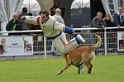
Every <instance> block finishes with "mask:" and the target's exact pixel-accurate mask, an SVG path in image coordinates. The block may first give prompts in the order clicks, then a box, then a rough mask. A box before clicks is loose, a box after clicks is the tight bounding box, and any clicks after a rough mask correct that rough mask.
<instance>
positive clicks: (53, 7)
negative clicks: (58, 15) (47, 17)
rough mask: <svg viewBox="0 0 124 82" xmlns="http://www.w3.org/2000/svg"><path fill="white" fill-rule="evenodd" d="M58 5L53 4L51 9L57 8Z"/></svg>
mask: <svg viewBox="0 0 124 82" xmlns="http://www.w3.org/2000/svg"><path fill="white" fill-rule="evenodd" d="M57 8H58V7H57V6H56V5H54V6H52V7H51V8H50V9H57Z"/></svg>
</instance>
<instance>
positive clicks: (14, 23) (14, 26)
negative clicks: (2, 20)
mask: <svg viewBox="0 0 124 82" xmlns="http://www.w3.org/2000/svg"><path fill="white" fill-rule="evenodd" d="M12 17H13V19H12V20H10V21H9V22H8V24H7V26H6V30H7V31H15V30H16V31H19V30H22V23H21V21H19V20H18V14H17V13H14V14H13V15H12ZM9 35H19V33H9Z"/></svg>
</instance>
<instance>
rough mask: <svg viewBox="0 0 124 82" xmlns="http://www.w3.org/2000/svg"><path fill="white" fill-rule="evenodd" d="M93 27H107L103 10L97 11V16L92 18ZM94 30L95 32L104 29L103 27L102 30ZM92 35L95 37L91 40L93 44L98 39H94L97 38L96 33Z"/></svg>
mask: <svg viewBox="0 0 124 82" xmlns="http://www.w3.org/2000/svg"><path fill="white" fill-rule="evenodd" d="M91 27H95V28H105V27H106V23H105V22H104V20H103V19H102V12H97V15H96V17H94V18H93V19H92V23H91ZM92 32H93V33H95V32H103V30H102V29H100V30H93V31H92ZM90 37H91V38H93V40H91V41H90V43H91V44H92V45H93V44H95V43H96V42H97V41H96V40H95V39H94V38H95V37H94V35H93V34H91V35H90ZM95 53H96V55H97V54H98V51H97V50H95Z"/></svg>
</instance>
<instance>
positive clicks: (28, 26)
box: [19, 7, 32, 34]
mask: <svg viewBox="0 0 124 82" xmlns="http://www.w3.org/2000/svg"><path fill="white" fill-rule="evenodd" d="M27 12H28V9H27V8H26V7H24V8H22V13H21V14H20V15H19V20H20V18H21V16H29V15H28V13H27ZM21 22H22V24H23V27H22V30H30V29H31V28H32V27H31V25H30V24H27V23H25V22H23V21H22V20H21ZM23 34H29V33H23Z"/></svg>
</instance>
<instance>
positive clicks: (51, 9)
mask: <svg viewBox="0 0 124 82" xmlns="http://www.w3.org/2000/svg"><path fill="white" fill-rule="evenodd" d="M57 8H58V7H57V6H52V7H51V8H50V13H51V16H53V15H55V10H56V9H57Z"/></svg>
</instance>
